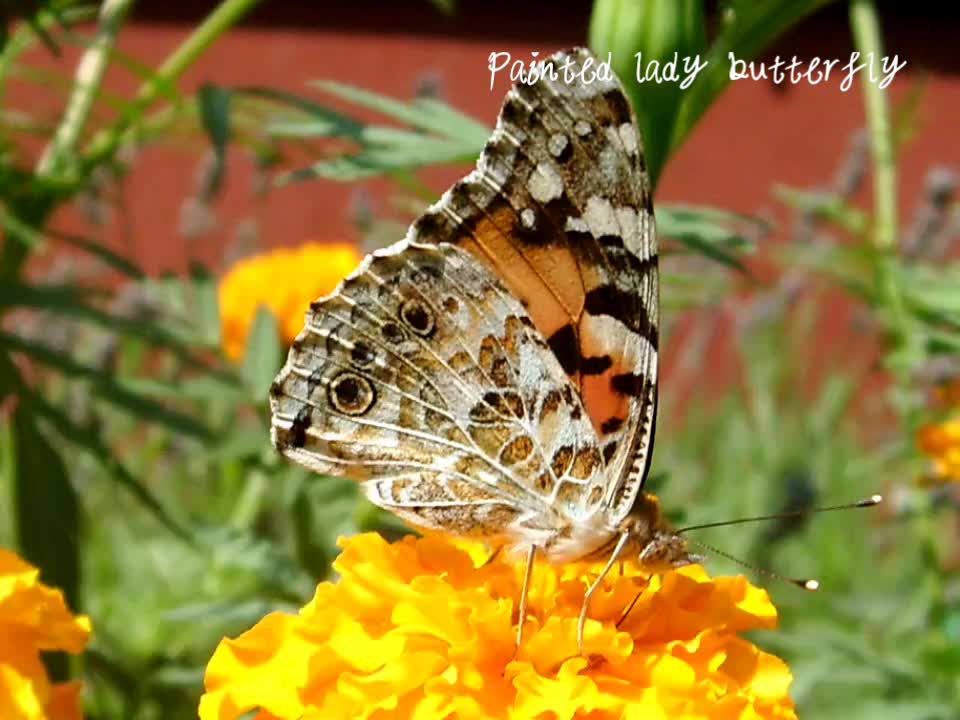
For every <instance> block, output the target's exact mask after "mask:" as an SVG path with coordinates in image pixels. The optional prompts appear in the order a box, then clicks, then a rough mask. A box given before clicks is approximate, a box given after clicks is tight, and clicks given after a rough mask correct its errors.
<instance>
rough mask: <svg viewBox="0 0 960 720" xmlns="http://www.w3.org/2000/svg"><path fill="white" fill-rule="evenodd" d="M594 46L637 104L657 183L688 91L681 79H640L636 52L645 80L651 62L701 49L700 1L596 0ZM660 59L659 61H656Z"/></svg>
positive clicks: (671, 59) (666, 60)
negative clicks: (670, 80)
mask: <svg viewBox="0 0 960 720" xmlns="http://www.w3.org/2000/svg"><path fill="white" fill-rule="evenodd" d="M589 35H590V47H592V48H593V49H594V50H595V51H596V52H597V53H598V54H599V55H600V57H601V59H602V60H606V55H607V53H609V54H610V59H611V64H612V66H613V68H614V70H615V71H616V72H617V75H618V76H619V77H620V79H621V80H622V81H623V83H624V87H625V89H626V91H627V93H628V94H629V95H630V98H631V100H632V103H633V109H634V111H635V113H636V116H637V123H638V124H639V126H640V134H641V137H642V139H643V145H644V150H645V152H646V159H647V169H648V172H649V174H650V179H651V182H652V183H653V185H654V187H656V184H657V180H658V179H659V177H660V171H661V170H662V169H663V166H664V163H665V161H666V159H667V154H668V153H669V152H670V150H671V144H672V142H671V141H672V136H673V131H674V126H675V124H676V117H677V113H678V111H679V108H680V104H681V102H682V101H683V99H684V97H685V96H686V94H687V92H688V91H687V89H685V88H681V87H680V83H679V82H654V81H653V80H646V81H645V82H643V83H642V84H641V83H640V82H638V81H637V75H638V72H637V54H638V53H640V60H641V62H642V64H641V65H640V68H641V70H642V71H643V74H641V75H640V77H641V79H644V76H645V74H646V71H647V68H648V67H656V68H657V69H659V70H660V71H661V72H666V70H665V68H664V65H665V64H666V63H674V62H675V63H676V64H677V65H678V67H677V72H678V73H679V74H681V75H682V74H683V66H682V63H683V59H684V58H689V57H694V56H697V55H699V54H701V53H703V51H704V48H705V46H706V23H705V19H704V9H703V2H702V0H597V1H596V2H595V3H594V5H593V14H592V16H591V18H590V32H589ZM652 63H656V65H655V66H654V65H652Z"/></svg>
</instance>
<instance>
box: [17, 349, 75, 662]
mask: <svg viewBox="0 0 960 720" xmlns="http://www.w3.org/2000/svg"><path fill="white" fill-rule="evenodd" d="M20 385H21V381H20V378H19V373H18V371H17V369H16V368H15V367H14V365H13V363H12V362H10V359H9V357H7V356H0V397H9V398H13V399H14V404H13V405H12V408H13V410H12V413H11V414H12V420H11V422H10V423H9V425H8V427H7V430H6V432H5V433H4V436H5V437H4V439H5V441H6V442H5V445H6V447H5V448H4V451H5V452H4V455H6V456H7V462H6V463H5V466H6V469H7V473H8V479H9V481H10V487H11V489H12V500H13V503H12V506H13V515H14V517H13V521H14V525H15V528H16V538H17V547H18V549H19V551H20V554H21V555H22V556H23V558H24V559H25V560H26V561H27V562H29V563H31V564H33V565H36V566H37V567H38V568H40V574H41V577H42V579H43V581H44V582H45V583H47V584H49V585H52V586H54V587H57V588H59V589H61V590H62V591H63V593H64V596H65V597H66V600H67V604H68V605H69V606H70V608H71V609H72V610H74V611H77V610H79V609H80V603H79V598H80V550H79V541H80V532H79V525H80V515H79V507H78V502H77V496H76V492H75V490H74V488H73V485H71V483H70V478H69V476H68V474H67V467H66V465H65V463H64V461H63V459H62V458H61V457H60V454H59V453H58V451H57V449H56V448H54V446H53V445H51V444H50V442H48V440H47V439H46V437H44V435H43V433H42V432H41V431H40V430H39V428H38V427H37V424H36V417H35V415H34V407H33V406H32V404H31V402H30V397H29V396H23V395H18V394H17V390H18V388H19V387H20ZM47 661H48V662H47V664H48V667H49V669H50V671H51V673H52V675H53V676H54V678H55V679H56V680H64V679H65V678H66V676H67V665H66V659H65V657H63V656H61V655H55V656H51V657H50V658H47Z"/></svg>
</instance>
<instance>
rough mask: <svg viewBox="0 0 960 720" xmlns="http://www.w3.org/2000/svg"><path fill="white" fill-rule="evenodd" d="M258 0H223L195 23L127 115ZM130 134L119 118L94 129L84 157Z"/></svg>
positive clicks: (108, 151) (110, 148)
mask: <svg viewBox="0 0 960 720" xmlns="http://www.w3.org/2000/svg"><path fill="white" fill-rule="evenodd" d="M259 2H260V0H225V1H224V2H222V3H220V5H218V6H217V8H216V10H214V11H213V12H212V13H211V14H210V15H208V16H207V18H206V20H204V21H203V23H202V24H201V25H200V26H199V27H197V28H196V29H195V30H194V31H193V32H192V33H191V34H190V36H189V37H188V38H187V39H186V40H184V41H183V42H182V43H181V44H180V46H179V47H178V48H177V49H176V50H174V51H173V54H171V55H170V56H169V57H168V58H167V59H166V60H165V61H164V63H163V64H162V65H161V66H160V67H159V68H157V71H156V73H155V74H154V76H153V77H152V78H150V80H149V81H147V82H146V83H144V85H143V86H141V88H140V90H139V91H138V92H137V95H136V97H135V98H134V100H133V102H132V103H131V107H130V113H128V115H127V118H128V119H129V118H130V117H131V116H136V115H137V114H139V111H142V110H143V109H145V108H146V107H147V106H149V105H150V103H152V102H153V101H154V100H156V99H157V98H158V97H159V96H160V95H161V94H162V93H163V92H166V91H167V89H168V88H169V87H170V86H171V84H172V83H174V82H176V80H177V79H179V77H180V76H181V75H183V73H184V71H186V70H187V68H189V67H190V66H191V65H192V64H193V62H194V61H196V59H197V58H198V57H200V55H201V54H202V53H203V52H204V51H205V50H206V49H207V48H208V47H210V45H211V44H212V43H213V42H214V40H216V39H217V38H218V37H219V36H220V35H222V34H223V33H224V32H226V31H227V30H228V29H229V28H230V27H232V26H233V25H234V24H235V23H236V22H237V21H238V20H239V19H240V18H241V17H242V16H243V15H244V14H246V13H247V12H248V11H249V10H250V9H252V8H253V7H254V6H255V5H256V4H257V3H259ZM129 134H130V123H129V122H120V123H117V124H115V125H113V126H111V127H109V128H107V129H105V130H103V131H102V132H100V133H98V134H97V135H96V136H95V137H94V138H93V139H92V140H91V141H90V144H89V145H88V147H87V151H88V152H87V157H88V161H89V162H91V163H93V164H94V165H96V164H97V163H98V162H99V160H100V159H102V158H104V157H109V156H110V155H112V154H113V152H114V151H115V150H116V148H117V147H118V146H119V145H120V144H121V143H122V142H123V141H124V140H125V139H126V138H127V137H129Z"/></svg>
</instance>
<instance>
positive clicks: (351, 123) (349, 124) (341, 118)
mask: <svg viewBox="0 0 960 720" xmlns="http://www.w3.org/2000/svg"><path fill="white" fill-rule="evenodd" d="M235 93H237V94H241V93H242V94H244V95H249V96H251V97H259V98H263V99H265V100H270V101H272V102H276V103H280V104H283V105H289V106H290V107H292V108H296V109H297V110H299V111H301V112H304V113H306V114H307V115H309V116H310V119H311V120H312V121H313V122H314V123H316V124H317V126H318V127H320V126H322V124H323V123H326V124H327V127H328V130H327V131H326V132H325V133H324V132H319V131H318V132H317V134H318V135H326V136H330V137H345V138H350V139H353V140H357V141H359V140H360V135H361V133H362V132H363V124H362V123H359V122H357V121H356V120H354V119H353V118H351V117H349V116H347V115H344V114H343V113H339V112H336V111H335V110H331V109H330V108H328V107H325V106H324V105H321V104H320V103H318V102H316V101H315V100H310V99H309V98H305V97H302V96H300V95H296V94H294V93H289V92H284V91H282V90H275V89H273V88H263V87H241V88H236V90H235Z"/></svg>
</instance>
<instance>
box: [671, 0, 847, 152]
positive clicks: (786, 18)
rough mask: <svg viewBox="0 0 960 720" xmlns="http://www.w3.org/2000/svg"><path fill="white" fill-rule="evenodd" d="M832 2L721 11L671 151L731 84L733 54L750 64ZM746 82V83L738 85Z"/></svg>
mask: <svg viewBox="0 0 960 720" xmlns="http://www.w3.org/2000/svg"><path fill="white" fill-rule="evenodd" d="M831 1H832V0H766V2H756V0H733V2H730V3H727V4H725V5H724V6H723V8H722V9H721V15H720V16H721V24H720V28H719V31H718V32H717V35H716V38H715V40H714V41H713V43H712V44H711V45H710V48H709V50H708V51H707V52H706V54H705V55H704V57H703V59H704V60H706V61H707V63H708V64H707V66H706V68H704V70H703V71H702V72H701V73H700V74H698V75H697V78H696V80H694V82H693V84H692V85H691V86H690V88H689V89H688V90H687V91H686V92H685V93H684V96H683V100H682V102H681V103H680V108H679V111H678V113H677V118H676V123H675V125H674V128H673V138H672V141H671V151H673V150H676V148H678V147H679V146H680V144H681V143H682V142H683V141H684V140H685V139H686V138H687V136H688V135H689V134H690V131H691V130H692V129H693V128H694V126H695V125H696V124H697V122H698V121H699V120H700V118H701V117H702V116H703V114H704V113H705V112H706V111H707V108H709V107H710V106H711V105H712V104H713V102H714V100H716V99H717V97H719V95H720V93H721V92H723V90H724V89H725V88H726V87H727V85H728V84H729V83H730V60H729V56H728V53H730V52H732V53H733V54H734V56H735V57H736V58H737V59H739V60H751V59H754V58H756V57H758V56H759V55H760V53H762V52H763V50H764V48H766V47H767V46H768V45H770V44H771V43H772V42H773V41H774V40H775V39H776V38H778V37H780V36H781V35H782V34H783V33H784V32H786V31H787V30H788V29H789V28H791V27H793V26H794V25H795V24H797V23H798V22H799V21H800V20H802V19H803V18H805V17H807V16H808V15H810V14H811V13H813V12H814V11H815V10H817V9H819V8H821V7H823V6H825V5H827V4H829V3H830V2H831ZM741 82H745V81H741Z"/></svg>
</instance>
